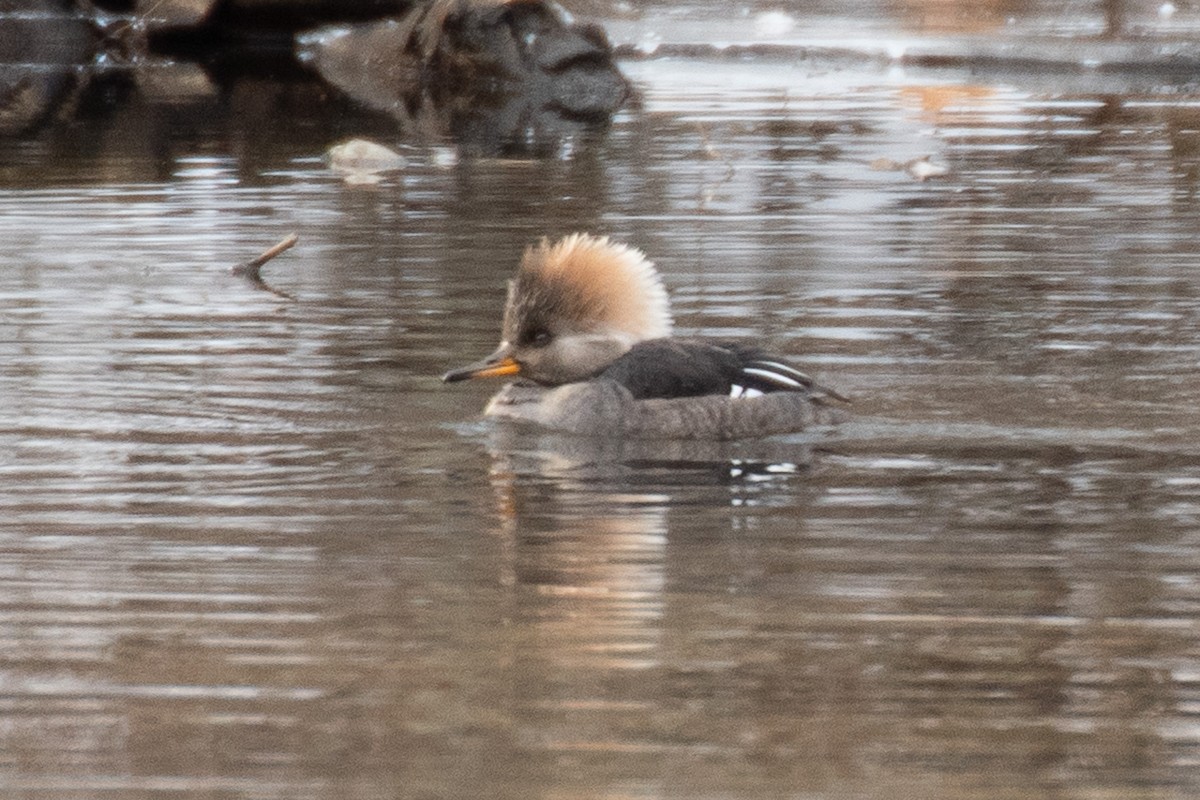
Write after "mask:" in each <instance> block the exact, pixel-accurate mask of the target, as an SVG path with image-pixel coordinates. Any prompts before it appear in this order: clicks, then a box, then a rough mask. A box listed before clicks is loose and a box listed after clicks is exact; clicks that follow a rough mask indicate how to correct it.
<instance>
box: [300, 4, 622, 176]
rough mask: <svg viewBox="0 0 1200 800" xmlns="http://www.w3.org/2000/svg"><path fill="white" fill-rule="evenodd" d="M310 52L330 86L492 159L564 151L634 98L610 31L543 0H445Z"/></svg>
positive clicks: (317, 38)
mask: <svg viewBox="0 0 1200 800" xmlns="http://www.w3.org/2000/svg"><path fill="white" fill-rule="evenodd" d="M300 46H301V58H302V60H304V61H306V62H308V63H310V64H312V66H313V67H315V69H316V70H317V72H319V73H320V74H321V76H322V77H323V78H325V80H327V81H329V82H330V83H332V84H333V85H335V86H337V87H338V88H340V89H342V90H343V91H345V92H346V93H347V94H349V95H350V96H352V97H354V98H355V99H356V100H358V101H359V102H362V103H364V104H366V105H368V106H370V107H372V108H375V109H379V110H383V111H386V112H387V113H389V114H391V115H393V116H394V117H396V118H397V119H399V120H400V121H401V123H402V124H403V125H404V126H405V127H406V129H407V130H408V131H409V132H410V133H422V134H425V135H432V136H444V135H449V136H452V137H454V138H455V139H457V140H458V141H459V142H460V144H464V145H466V146H467V148H468V149H473V150H478V151H480V152H486V153H496V152H503V151H506V150H512V149H533V150H545V149H552V148H553V147H554V146H555V145H556V144H557V143H558V142H559V141H561V140H562V138H563V137H565V136H568V135H570V134H573V133H576V132H579V131H581V130H585V129H587V128H589V127H593V126H596V125H597V124H603V123H604V122H606V121H607V120H608V118H609V117H610V116H611V115H612V114H613V113H614V112H615V111H616V110H617V109H618V108H620V106H621V105H622V104H623V103H624V102H625V100H626V99H627V98H628V96H629V84H628V83H627V82H626V80H625V78H624V77H623V76H622V75H621V73H620V72H619V70H618V69H617V68H616V65H615V63H614V61H613V55H612V49H611V48H610V47H609V44H608V42H607V40H606V39H605V36H604V33H603V31H601V30H600V29H599V28H598V27H595V26H591V25H575V24H570V23H568V22H567V21H566V20H565V19H564V18H563V17H562V15H561V14H559V13H557V12H556V11H555V10H554V9H553V8H552V7H551V6H550V5H548V4H546V3H545V2H541V0H509V1H507V2H500V1H498V0H473V1H472V2H467V1H466V0H437V2H434V3H432V4H428V5H422V6H420V7H417V8H414V9H413V10H412V11H410V12H409V13H408V14H406V15H405V16H404V17H401V18H399V19H395V20H386V21H382V22H376V23H370V24H364V25H358V26H352V27H345V28H338V29H324V30H321V31H318V32H315V33H312V34H308V35H306V36H303V37H301V45H300Z"/></svg>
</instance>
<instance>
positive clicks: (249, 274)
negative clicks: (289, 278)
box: [229, 233, 300, 300]
mask: <svg viewBox="0 0 1200 800" xmlns="http://www.w3.org/2000/svg"><path fill="white" fill-rule="evenodd" d="M299 239H300V237H299V236H297V235H296V234H294V233H290V234H288V235H287V236H285V237H284V238H283V240H282V241H280V242H279V243H278V244H276V245H274V246H272V247H269V248H267V249H266V250H264V251H263V253H262V255H260V256H258V257H257V258H252V259H250V260H249V261H247V262H245V263H244V264H238V265H237V266H235V267H232V268H230V270H229V271H230V272H231V273H232V274H234V275H241V276H242V277H243V278H245V279H246V280H248V281H249V282H250V283H251V284H253V285H254V286H255V287H256V288H258V289H265V290H266V291H268V292H270V293H271V294H276V295H279V296H280V297H286V298H287V299H288V300H295V299H296V298H294V297H292V296H291V295H290V294H288V293H287V292H283V291H280V290H279V289H276V288H274V287H273V286H271V285H270V284H268V283H267V282H266V281H264V280H263V277H262V268H263V264H266V263H267V262H268V261H270V260H271V259H272V258H274V257H275V256H277V255H279V254H280V253H282V252H284V251H285V250H290V249H291V247H292V246H293V245H294V244H296V242H297V241H299Z"/></svg>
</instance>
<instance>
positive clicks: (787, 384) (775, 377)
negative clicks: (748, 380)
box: [742, 367, 804, 389]
mask: <svg viewBox="0 0 1200 800" xmlns="http://www.w3.org/2000/svg"><path fill="white" fill-rule="evenodd" d="M742 372H744V373H746V374H747V375H753V376H755V377H756V378H762V379H763V380H765V381H767V382H769V383H773V384H775V385H776V386H782V387H784V388H786V389H803V388H804V384H803V383H801V382H800V381H797V380H793V379H792V378H789V377H788V376H787V375H780V374H779V373H778V372H772V371H770V370H766V369H758V368H757V367H743V368H742Z"/></svg>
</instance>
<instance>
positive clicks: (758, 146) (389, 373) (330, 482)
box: [0, 4, 1200, 800]
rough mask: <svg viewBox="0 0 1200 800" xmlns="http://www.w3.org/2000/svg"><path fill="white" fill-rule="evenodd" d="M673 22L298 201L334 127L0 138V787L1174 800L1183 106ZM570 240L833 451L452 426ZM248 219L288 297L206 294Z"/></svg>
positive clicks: (1190, 330)
mask: <svg viewBox="0 0 1200 800" xmlns="http://www.w3.org/2000/svg"><path fill="white" fill-rule="evenodd" d="M1055 8H1057V6H1056V7H1055ZM1138 8H1139V9H1140V7H1138ZM1147 8H1148V11H1147V12H1146V13H1147V14H1148V15H1149V16H1148V17H1147V19H1148V20H1150V21H1151V22H1153V20H1154V15H1153V13H1152V12H1153V11H1154V7H1153V6H1148V7H1147ZM1142 10H1143V11H1146V9H1142ZM1003 11H1004V10H1003V9H1001V10H1000V11H996V10H994V9H991V7H988V10H986V13H983V12H981V13H980V16H979V19H978V24H979V27H980V30H970V31H966V33H967V34H969V35H971V36H976V37H982V38H985V39H986V38H987V37H988V36H989V35H991V34H990V33H989V31H990V30H997V31H999V30H1003V27H1004V24H1005V23H1004V22H1003ZM1037 11H1038V10H1037V9H1031V10H1030V11H1029V13H1028V15H1027V17H1021V18H1020V19H1021V21H1024V23H1025V24H1026V25H1028V26H1032V27H1036V26H1037V25H1044V26H1046V29H1047V30H1049V31H1050V32H1052V33H1055V34H1058V35H1063V34H1064V33H1065V34H1071V35H1072V36H1073V37H1074V38H1070V39H1069V40H1065V41H1066V44H1064V47H1074V46H1077V45H1079V43H1080V41H1082V37H1083V36H1084V35H1085V34H1088V33H1089V32H1091V31H1092V29H1093V28H1094V27H1095V25H1096V24H1099V23H1096V19H1098V18H1099V17H1097V13H1098V12H1096V10H1095V9H1094V8H1093V7H1092V6H1090V5H1086V4H1081V5H1080V6H1079V8H1078V9H1076V11H1077V12H1078V13H1076V14H1074V15H1073V16H1070V17H1069V18H1064V19H1060V20H1058V22H1057V27H1055V25H1053V24H1051V23H1050V22H1047V21H1046V19H1044V18H1043V16H1039V13H1036V12H1037ZM673 13H674V12H672V10H671V9H669V8H666V7H654V8H652V9H651V10H649V11H647V12H646V14H647V15H648V16H647V18H646V19H648V20H649V21H648V22H647V21H646V19H643V20H642V21H641V22H639V20H638V19H637V18H634V19H629V18H625V17H618V18H614V20H613V21H612V23H611V25H612V30H613V32H614V37H615V38H616V39H617V40H618V41H619V42H624V43H628V44H630V45H635V44H637V43H639V42H642V43H643V44H644V43H645V42H646V41H650V40H654V39H655V37H657V39H658V40H662V41H665V42H667V44H668V45H669V44H670V43H671V42H672V41H674V42H677V43H678V42H684V43H686V42H689V41H693V40H696V41H699V42H700V44H702V45H703V47H701V48H700V49H699V50H697V51H696V52H697V53H699V55H693V56H690V57H689V56H685V55H682V54H680V53H679V52H678V51H674V54H672V53H673V51H672V50H671V48H670V47H669V46H666V45H664V51H663V52H664V53H665V54H664V55H661V56H659V57H646V56H644V55H636V53H635V50H634V49H631V50H630V51H629V52H630V53H631V57H630V58H629V59H628V60H627V61H626V62H625V64H624V66H625V68H626V69H627V71H628V72H629V74H630V75H631V77H632V78H633V79H634V80H635V82H636V83H637V85H638V87H639V89H640V91H641V92H642V95H643V97H642V106H641V108H637V109H633V110H630V111H628V112H626V113H624V114H622V115H621V116H620V117H619V118H618V119H617V120H615V122H614V124H613V126H612V128H611V130H610V131H608V132H607V134H604V135H600V136H597V137H595V139H594V140H587V141H572V142H567V143H565V144H564V146H563V148H562V153H561V157H560V158H556V159H550V160H544V161H518V160H486V159H477V160H462V161H459V162H458V163H455V164H448V163H447V159H446V158H445V157H444V156H445V155H446V151H444V150H439V149H436V148H435V149H428V148H426V149H417V150H414V151H412V152H411V153H410V155H411V158H410V163H409V166H408V168H407V169H406V170H404V171H403V172H402V173H399V174H396V175H392V176H389V177H386V178H385V179H384V180H383V181H382V182H381V183H379V184H376V185H369V186H361V185H347V184H345V183H343V182H342V181H340V180H339V179H338V178H337V176H335V175H333V174H332V173H330V172H329V171H328V170H327V169H326V167H325V165H324V164H323V162H322V161H321V160H320V154H321V153H322V152H323V150H324V149H325V148H326V147H328V146H329V145H330V144H332V143H334V142H335V141H337V139H338V138H340V137H344V136H345V135H349V134H355V133H358V134H361V135H369V136H373V137H375V138H383V139H384V140H385V141H386V138H385V137H386V130H387V129H386V126H382V125H381V124H380V123H379V122H378V121H370V120H365V119H359V118H357V117H353V116H349V117H348V116H344V115H343V111H342V109H341V107H340V106H337V105H334V104H332V101H329V102H326V103H322V102H310V97H311V96H310V95H307V94H304V93H303V92H302V91H301V90H300V89H298V88H296V87H295V86H292V85H281V86H275V85H273V84H270V83H269V82H268V83H265V84H255V85H253V86H250V87H249V88H246V87H245V86H242V87H241V88H240V89H231V90H217V89H212V90H211V91H209V92H207V93H201V94H200V95H198V96H197V97H196V98H194V100H193V101H191V102H190V104H183V105H180V104H179V103H178V102H177V101H176V102H175V103H173V104H170V105H167V104H162V103H156V102H155V101H154V100H153V97H151V96H149V95H148V90H146V89H145V88H144V87H142V88H140V89H137V90H133V91H132V93H131V94H130V95H124V96H122V98H121V99H120V102H115V101H114V103H113V105H112V106H111V107H110V106H107V105H105V106H102V107H101V108H100V109H99V110H97V109H95V108H90V107H88V106H86V105H85V106H84V107H83V109H82V110H81V111H80V112H79V113H77V114H74V115H73V116H72V117H71V119H69V120H65V121H62V122H56V123H51V124H47V125H45V126H43V127H41V128H39V129H38V130H36V131H34V132H32V133H27V134H26V135H24V136H22V137H19V138H12V139H9V140H5V141H3V142H0V182H2V184H3V189H2V190H0V242H2V243H3V247H0V481H2V483H0V486H2V487H3V488H2V489H0V789H2V790H3V795H4V797H6V798H7V797H20V798H97V797H103V798H162V797H188V798H320V799H321V800H325V799H326V798H328V799H329V800H333V799H334V798H399V797H403V798H435V797H436V798H442V797H445V798H460V797H489V798H491V797H495V798H530V797H538V798H547V799H548V800H549V799H551V798H552V799H553V800H566V799H567V798H579V799H580V800H582V799H583V798H614V799H616V798H620V799H621V800H625V799H626V798H681V799H682V798H689V799H690V798H806V799H807V798H875V797H879V798H883V797H887V798H914V799H915V798H946V799H947V800H949V799H951V798H953V799H960V798H961V799H966V800H971V799H974V798H1048V797H1053V798H1071V799H1075V798H1080V799H1084V798H1086V799H1087V800H1092V799H1097V800H1100V799H1103V800H1110V799H1116V798H1120V799H1121V800H1125V799H1127V798H1134V799H1144V798H1155V799H1158V798H1171V799H1172V800H1174V799H1175V798H1191V797H1196V796H1200V619H1198V613H1200V450H1198V449H1197V443H1196V442H1197V434H1198V433H1200V410H1198V409H1200V376H1198V371H1197V364H1198V360H1200V277H1198V273H1197V271H1196V258H1197V256H1196V249H1197V242H1200V196H1198V192H1197V190H1198V187H1200V91H1197V85H1198V84H1196V83H1192V82H1190V79H1189V78H1187V77H1186V76H1181V75H1178V74H1170V75H1165V74H1163V73H1162V72H1161V71H1158V70H1156V69H1149V68H1148V69H1146V70H1144V71H1140V72H1138V71H1133V72H1129V71H1124V70H1114V71H1111V72H1105V71H1104V70H1098V71H1097V70H1092V71H1089V70H1088V69H1070V68H1062V69H1058V70H1057V71H1056V70H1051V69H1045V68H1038V69H1031V68H1029V67H1028V65H1025V66H1021V67H1020V68H1016V67H1014V68H1012V69H1004V68H1002V66H1003V65H996V64H994V63H992V64H990V65H989V66H988V67H987V68H986V69H984V68H972V67H971V66H970V63H969V59H968V63H966V64H964V65H962V66H948V67H946V68H943V69H938V70H934V69H925V68H919V67H914V66H911V65H907V66H906V65H904V64H903V63H901V62H897V61H893V60H890V59H889V58H886V57H880V56H879V55H878V52H886V51H887V49H888V47H890V46H891V45H890V44H889V41H888V40H887V35H886V34H887V32H888V31H892V32H898V33H904V34H905V35H907V34H908V33H911V32H912V31H914V30H917V31H919V32H920V33H921V35H923V36H932V37H933V39H934V40H936V41H937V42H943V41H950V40H949V39H947V40H942V39H938V38H937V35H936V34H937V30H936V28H937V26H933V27H934V29H935V30H934V32H933V34H931V33H930V32H929V29H928V26H926V27H924V28H923V27H922V25H921V24H918V23H917V22H914V20H918V19H925V17H923V16H921V14H919V13H918V10H916V9H915V7H914V8H908V9H907V10H901V11H896V12H894V15H893V16H880V15H878V14H877V13H872V14H869V15H866V14H865V15H864V17H863V19H864V20H869V21H868V22H863V23H861V28H860V27H856V26H859V23H858V22H857V21H856V20H850V21H847V20H845V19H844V18H843V19H842V20H841V22H842V25H841V27H839V28H837V30H838V31H839V32H841V33H844V32H845V30H847V29H853V30H854V31H855V35H856V36H861V37H864V41H868V40H869V42H870V44H869V46H868V45H861V46H858V49H857V50H853V49H852V55H850V56H847V55H845V54H844V53H842V54H841V55H837V56H834V55H830V54H828V53H827V54H824V55H822V54H820V53H818V54H815V55H814V54H812V53H808V54H807V55H804V53H807V52H808V51H802V50H789V49H788V48H803V47H807V46H808V44H806V43H803V42H794V41H791V40H786V41H785V42H784V44H782V45H780V49H775V50H771V49H769V48H768V49H765V50H753V49H752V50H750V51H747V52H738V53H726V52H725V51H723V50H721V49H713V48H711V47H709V45H710V44H712V42H711V41H708V40H705V38H704V36H702V35H700V34H696V33H695V32H694V31H693V30H691V29H689V28H688V27H687V25H686V24H684V23H686V22H687V21H688V19H690V18H687V19H685V18H683V17H673ZM830 13H833V12H832V11H831V12H830ZM922 13H925V12H922ZM1012 13H1015V12H1012ZM1047 13H1048V12H1047ZM997 15H998V16H997ZM1051 16H1052V15H1051ZM993 17H997V19H993ZM673 18H674V19H677V20H678V21H679V26H678V27H673V26H672V24H671V20H672V19H673ZM798 19H799V24H798V27H797V29H796V31H798V32H797V33H789V34H788V35H790V36H801V35H803V36H808V37H812V36H816V35H818V34H821V33H822V32H826V33H828V32H829V31H830V30H831V28H830V27H829V26H830V25H831V23H830V18H829V17H822V16H819V15H817V16H814V17H813V20H812V21H809V20H806V19H805V18H798ZM1056 19H1057V18H1056ZM1189 19H1190V23H1189ZM664 20H665V21H664ZM745 20H748V21H746V22H745V23H744V24H745V25H753V24H755V22H756V20H757V22H759V23H761V24H762V25H763V26H767V23H766V22H763V21H762V20H761V19H759V18H757V17H754V16H753V15H751V16H749V17H747V18H745ZM1168 21H1169V26H1168V29H1167V31H1166V33H1169V34H1171V35H1172V36H1177V35H1182V36H1186V35H1191V34H1196V33H1197V32H1198V31H1200V24H1196V23H1197V17H1195V16H1191V17H1190V18H1189V17H1188V16H1187V10H1186V9H1183V10H1181V11H1179V13H1178V14H1177V15H1176V16H1174V17H1171V18H1170V19H1169V20H1168ZM767 22H770V24H771V25H774V26H775V28H770V27H769V26H767V27H766V28H765V29H766V30H768V32H769V31H770V30H775V29H776V28H779V27H780V25H781V23H780V21H779V20H778V19H776V20H775V21H774V22H771V21H770V20H768V21H767ZM1101 22H1103V20H1102V19H1101ZM910 23H911V24H910ZM688 24H690V23H688ZM714 24H715V23H714ZM739 24H742V23H739ZM1147 24H1150V23H1147ZM1164 24H1166V23H1165V22H1164ZM1189 24H1190V26H1191V27H1189ZM989 25H991V26H998V27H994V28H991V29H990V28H989V27H988V26H989ZM823 26H826V27H823ZM952 27H953V26H952ZM1016 27H1017V34H1014V35H1016V36H1018V38H1019V40H1020V41H1022V42H1026V41H1028V40H1027V39H1026V38H1023V37H1024V35H1025V34H1024V31H1025V28H1024V27H1022V26H1021V25H1020V24H1018V25H1017V26H1016ZM704 30H707V31H708V34H706V35H707V36H708V37H710V38H712V37H715V36H724V35H725V34H724V33H723V32H722V31H723V29H721V28H719V27H717V28H714V27H713V24H710V25H709V27H707V28H705V29H704ZM956 30H957V31H958V33H963V28H962V26H959V28H957V29H956ZM814 31H816V33H814ZM729 35H730V37H731V38H737V36H743V35H744V36H745V37H746V40H747V41H751V40H752V39H753V36H754V34H753V33H749V32H746V31H742V30H741V29H737V30H734V31H733V32H732V33H730V34H729ZM1163 35H1166V34H1163ZM1197 38H1200V36H1197ZM785 39H786V37H785ZM954 41H957V40H954ZM842 44H844V43H843V42H838V43H837V45H838V46H839V47H840V46H841V45H842ZM952 44H953V42H952ZM1035 44H1036V43H1035ZM1084 44H1086V42H1085V43H1084ZM953 46H955V47H958V46H959V45H957V44H954V45H953ZM1031 46H1032V45H1031ZM1039 46H1040V45H1039ZM705 48H708V49H705ZM1052 50H1053V52H1056V53H1057V52H1066V51H1062V50H1059V49H1056V48H1052ZM854 52H856V53H858V55H853V53H854ZM789 53H791V55H789ZM239 92H243V94H239ZM264 97H265V98H267V99H268V100H269V102H262V98H264ZM392 143H393V144H394V142H392ZM925 155H929V156H932V160H933V162H934V163H936V164H940V165H944V166H946V167H947V168H948V169H949V174H947V175H944V176H941V177H935V178H931V179H929V180H926V181H918V180H916V179H914V178H913V177H912V176H911V175H909V174H908V173H907V172H905V171H903V170H899V169H888V168H884V167H886V166H888V165H887V164H886V163H884V160H886V161H890V162H896V163H898V164H900V163H904V162H907V161H909V160H910V159H914V158H918V157H921V156H925ZM580 229H584V230H591V231H596V232H602V233H608V234H612V235H614V236H616V237H618V238H620V239H622V240H627V241H630V242H633V243H636V244H637V245H639V246H641V247H643V248H644V249H645V250H646V251H647V252H648V253H649V254H650V255H651V256H652V257H653V258H654V259H655V260H656V261H657V262H658V264H659V265H660V267H661V269H662V271H663V273H664V275H665V278H666V281H667V283H668V285H669V286H670V288H671V290H672V295H673V298H674V303H675V308H676V316H677V320H678V323H679V327H680V329H681V330H682V331H683V332H685V333H689V334H691V333H696V334H705V335H710V334H711V335H719V336H740V337H753V338H758V339H761V340H762V341H763V342H765V343H766V344H768V345H770V346H771V347H773V348H775V349H776V350H778V351H779V352H781V353H783V354H786V355H788V356H789V357H791V358H793V359H794V360H795V361H796V362H797V363H799V364H801V365H803V366H804V367H805V368H807V369H809V370H810V371H812V372H813V373H814V374H815V375H817V376H818V378H819V379H821V380H823V381H825V382H827V383H829V384H831V385H834V386H836V387H837V388H839V389H841V390H843V391H844V392H846V393H849V394H851V395H853V396H854V397H855V404H854V408H855V412H856V419H855V421H854V422H852V423H851V424H849V425H848V426H846V427H845V429H844V430H843V431H841V432H840V433H838V434H836V435H834V436H832V437H827V438H813V437H804V436H798V437H793V438H791V439H783V440H777V441H773V442H767V443H757V444H742V445H727V446H716V445H712V446H705V445H690V446H687V447H684V446H679V447H671V446H662V445H655V446H654V447H639V446H637V445H634V444H627V445H622V444H620V443H613V442H604V443H595V442H587V441H580V440H571V439H569V438H566V437H556V436H552V435H543V436H537V435H531V434H513V433H512V432H511V431H504V430H495V429H493V428H491V427H490V426H489V425H487V424H485V423H482V422H480V421H479V419H478V413H479V411H480V409H481V407H482V405H483V403H484V401H485V399H486V397H487V395H488V393H489V391H491V390H492V389H494V388H495V387H494V386H475V387H461V386H454V387H447V386H444V385H442V384H441V383H440V382H439V381H438V377H437V376H438V375H439V374H440V373H441V372H443V371H444V370H445V369H447V368H449V367H452V366H457V365H460V364H462V363H464V362H465V361H468V360H472V359H474V358H477V357H479V356H481V355H483V354H485V353H486V352H488V351H489V349H490V348H491V347H492V346H493V345H494V343H495V338H496V335H497V331H498V322H499V319H498V315H499V308H500V304H501V303H502V301H503V284H504V280H505V278H506V277H507V276H508V274H509V273H510V271H511V269H512V267H513V265H514V263H515V260H516V258H517V257H518V256H519V253H520V251H521V249H522V248H523V247H524V246H525V245H526V244H527V243H528V242H530V241H532V240H534V239H536V238H537V237H539V236H542V235H546V234H548V235H557V234H561V233H564V232H569V231H574V230H580ZM293 230H294V231H296V232H298V233H299V235H300V243H299V244H298V245H297V247H296V248H295V249H294V250H292V251H290V252H289V253H287V254H285V255H283V256H280V257H279V258H278V259H277V260H276V261H273V262H272V263H271V264H269V265H268V266H267V267H266V269H265V270H264V274H265V276H266V278H267V280H268V281H269V282H270V283H271V284H272V286H274V287H275V288H276V289H278V290H281V291H283V292H286V293H288V294H289V295H291V299H289V298H287V297H281V296H277V295H274V294H271V293H269V292H265V291H262V290H259V289H255V288H254V287H252V286H251V285H249V284H248V283H246V282H244V281H242V280H241V279H239V278H237V277H234V276H232V275H230V274H229V268H230V267H231V266H232V265H234V264H237V263H239V262H241V261H244V260H246V259H248V258H250V257H251V256H253V255H255V254H257V253H258V252H260V251H261V250H263V249H264V248H265V247H267V246H268V245H270V244H271V243H273V242H275V241H277V240H278V239H280V238H282V237H283V236H284V235H285V234H287V233H288V232H290V231H293Z"/></svg>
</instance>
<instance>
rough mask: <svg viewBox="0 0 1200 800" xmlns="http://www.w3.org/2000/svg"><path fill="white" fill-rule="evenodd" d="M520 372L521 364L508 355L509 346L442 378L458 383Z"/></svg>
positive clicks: (452, 371) (501, 376)
mask: <svg viewBox="0 0 1200 800" xmlns="http://www.w3.org/2000/svg"><path fill="white" fill-rule="evenodd" d="M520 373H521V365H520V364H518V363H517V362H516V361H514V360H513V359H512V356H510V355H508V348H505V347H502V348H500V349H499V350H497V351H496V352H494V353H492V354H491V355H490V356H488V357H487V358H485V359H483V360H482V361H476V362H475V363H474V364H470V365H468V366H465V367H461V368H460V369H452V370H450V371H449V372H447V373H446V374H445V375H443V376H442V380H443V381H444V382H446V383H457V382H458V381H465V380H470V379H471V378H503V377H505V376H508V375H519V374H520Z"/></svg>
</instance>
